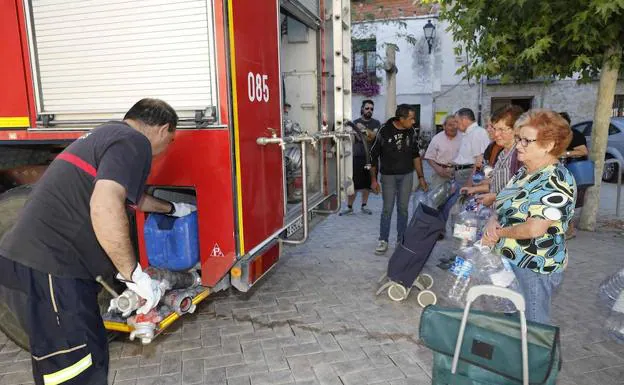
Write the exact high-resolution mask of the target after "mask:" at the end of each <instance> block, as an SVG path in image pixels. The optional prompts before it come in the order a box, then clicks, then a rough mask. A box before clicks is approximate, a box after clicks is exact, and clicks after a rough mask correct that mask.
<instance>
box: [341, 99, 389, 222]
mask: <svg viewBox="0 0 624 385" xmlns="http://www.w3.org/2000/svg"><path fill="white" fill-rule="evenodd" d="M374 109H375V103H374V102H373V101H372V100H370V99H367V100H364V101H362V108H361V109H360V117H359V118H358V119H355V120H354V121H353V124H354V125H355V128H356V129H357V132H356V135H355V141H354V143H353V184H354V188H355V193H354V194H353V195H350V196H349V197H348V198H347V208H346V209H345V210H343V211H342V212H341V213H340V215H347V214H351V213H353V202H355V196H356V194H357V192H358V191H360V192H361V193H362V208H361V211H362V212H363V213H364V214H368V215H371V214H373V212H372V211H371V210H370V209H368V208H367V207H366V205H367V204H368V195H369V193H370V182H371V179H370V172H369V170H368V169H366V165H367V164H368V163H369V159H368V158H369V156H368V153H369V151H370V145H371V143H372V142H373V140H374V139H375V134H377V130H379V127H380V126H381V123H380V122H379V120H377V119H373V110H374Z"/></svg>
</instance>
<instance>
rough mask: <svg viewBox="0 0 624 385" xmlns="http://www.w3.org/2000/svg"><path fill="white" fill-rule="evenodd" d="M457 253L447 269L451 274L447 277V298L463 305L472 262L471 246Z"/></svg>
mask: <svg viewBox="0 0 624 385" xmlns="http://www.w3.org/2000/svg"><path fill="white" fill-rule="evenodd" d="M459 254H460V255H458V256H456V257H455V262H454V263H453V266H451V268H450V269H449V273H451V275H450V277H449V284H448V286H449V287H450V289H449V292H448V295H447V298H448V299H449V300H450V301H451V302H454V303H455V304H459V305H462V306H463V303H464V296H465V294H466V292H467V291H468V286H469V284H470V278H471V274H472V271H473V268H474V262H473V258H472V255H471V254H472V249H471V248H468V249H465V250H462V251H461V252H460V253H459Z"/></svg>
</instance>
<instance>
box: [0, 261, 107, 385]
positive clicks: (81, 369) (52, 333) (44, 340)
mask: <svg viewBox="0 0 624 385" xmlns="http://www.w3.org/2000/svg"><path fill="white" fill-rule="evenodd" d="M98 291H99V285H98V284H97V283H96V282H94V281H89V280H84V279H73V278H59V277H55V276H52V275H49V274H45V273H42V272H39V271H37V270H34V269H31V268H29V267H27V266H24V265H22V264H19V263H16V262H14V261H11V260H9V259H6V258H4V257H1V256H0V294H1V295H2V297H3V300H4V301H5V303H7V304H8V306H9V307H11V308H12V309H13V310H14V311H15V312H16V314H17V316H18V318H19V320H20V323H21V324H22V327H23V328H24V330H25V331H26V332H27V333H28V335H29V339H30V352H31V355H32V368H33V376H34V380H35V384H37V385H44V384H63V385H78V384H82V385H84V384H89V385H107V382H108V341H107V339H106V330H105V329H104V323H103V321H102V317H101V315H100V309H99V306H98V302H97V295H98Z"/></svg>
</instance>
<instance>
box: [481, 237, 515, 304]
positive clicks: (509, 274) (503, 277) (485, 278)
mask: <svg viewBox="0 0 624 385" xmlns="http://www.w3.org/2000/svg"><path fill="white" fill-rule="evenodd" d="M473 248H474V249H475V252H474V254H473V255H474V265H475V268H474V271H473V273H472V276H473V281H477V282H478V284H487V285H495V286H499V287H506V288H509V289H511V290H515V291H518V290H519V286H518V280H517V279H516V275H515V274H514V272H513V270H512V268H511V264H510V263H509V260H508V259H507V258H504V257H501V256H500V255H497V254H494V253H492V251H491V249H490V248H489V247H487V246H482V245H481V242H480V241H478V242H476V243H475V245H474V246H473ZM476 284H477V283H476ZM479 305H480V307H481V308H482V310H487V311H493V312H502V313H511V312H514V311H515V310H516V306H515V305H514V304H513V303H512V302H510V301H509V300H507V299H505V298H500V297H496V296H494V297H492V296H487V297H484V298H483V299H482V300H481V301H480V303H479Z"/></svg>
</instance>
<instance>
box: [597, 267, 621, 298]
mask: <svg viewBox="0 0 624 385" xmlns="http://www.w3.org/2000/svg"><path fill="white" fill-rule="evenodd" d="M622 290H624V269H622V270H620V271H618V272H617V273H615V274H613V275H611V276H609V277H608V278H607V279H605V280H604V281H602V283H601V284H600V287H599V290H598V295H599V297H600V299H601V300H602V301H603V303H604V304H605V305H607V306H608V307H612V306H613V303H614V302H615V300H616V299H617V298H618V296H619V295H620V293H621V292H622Z"/></svg>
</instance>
